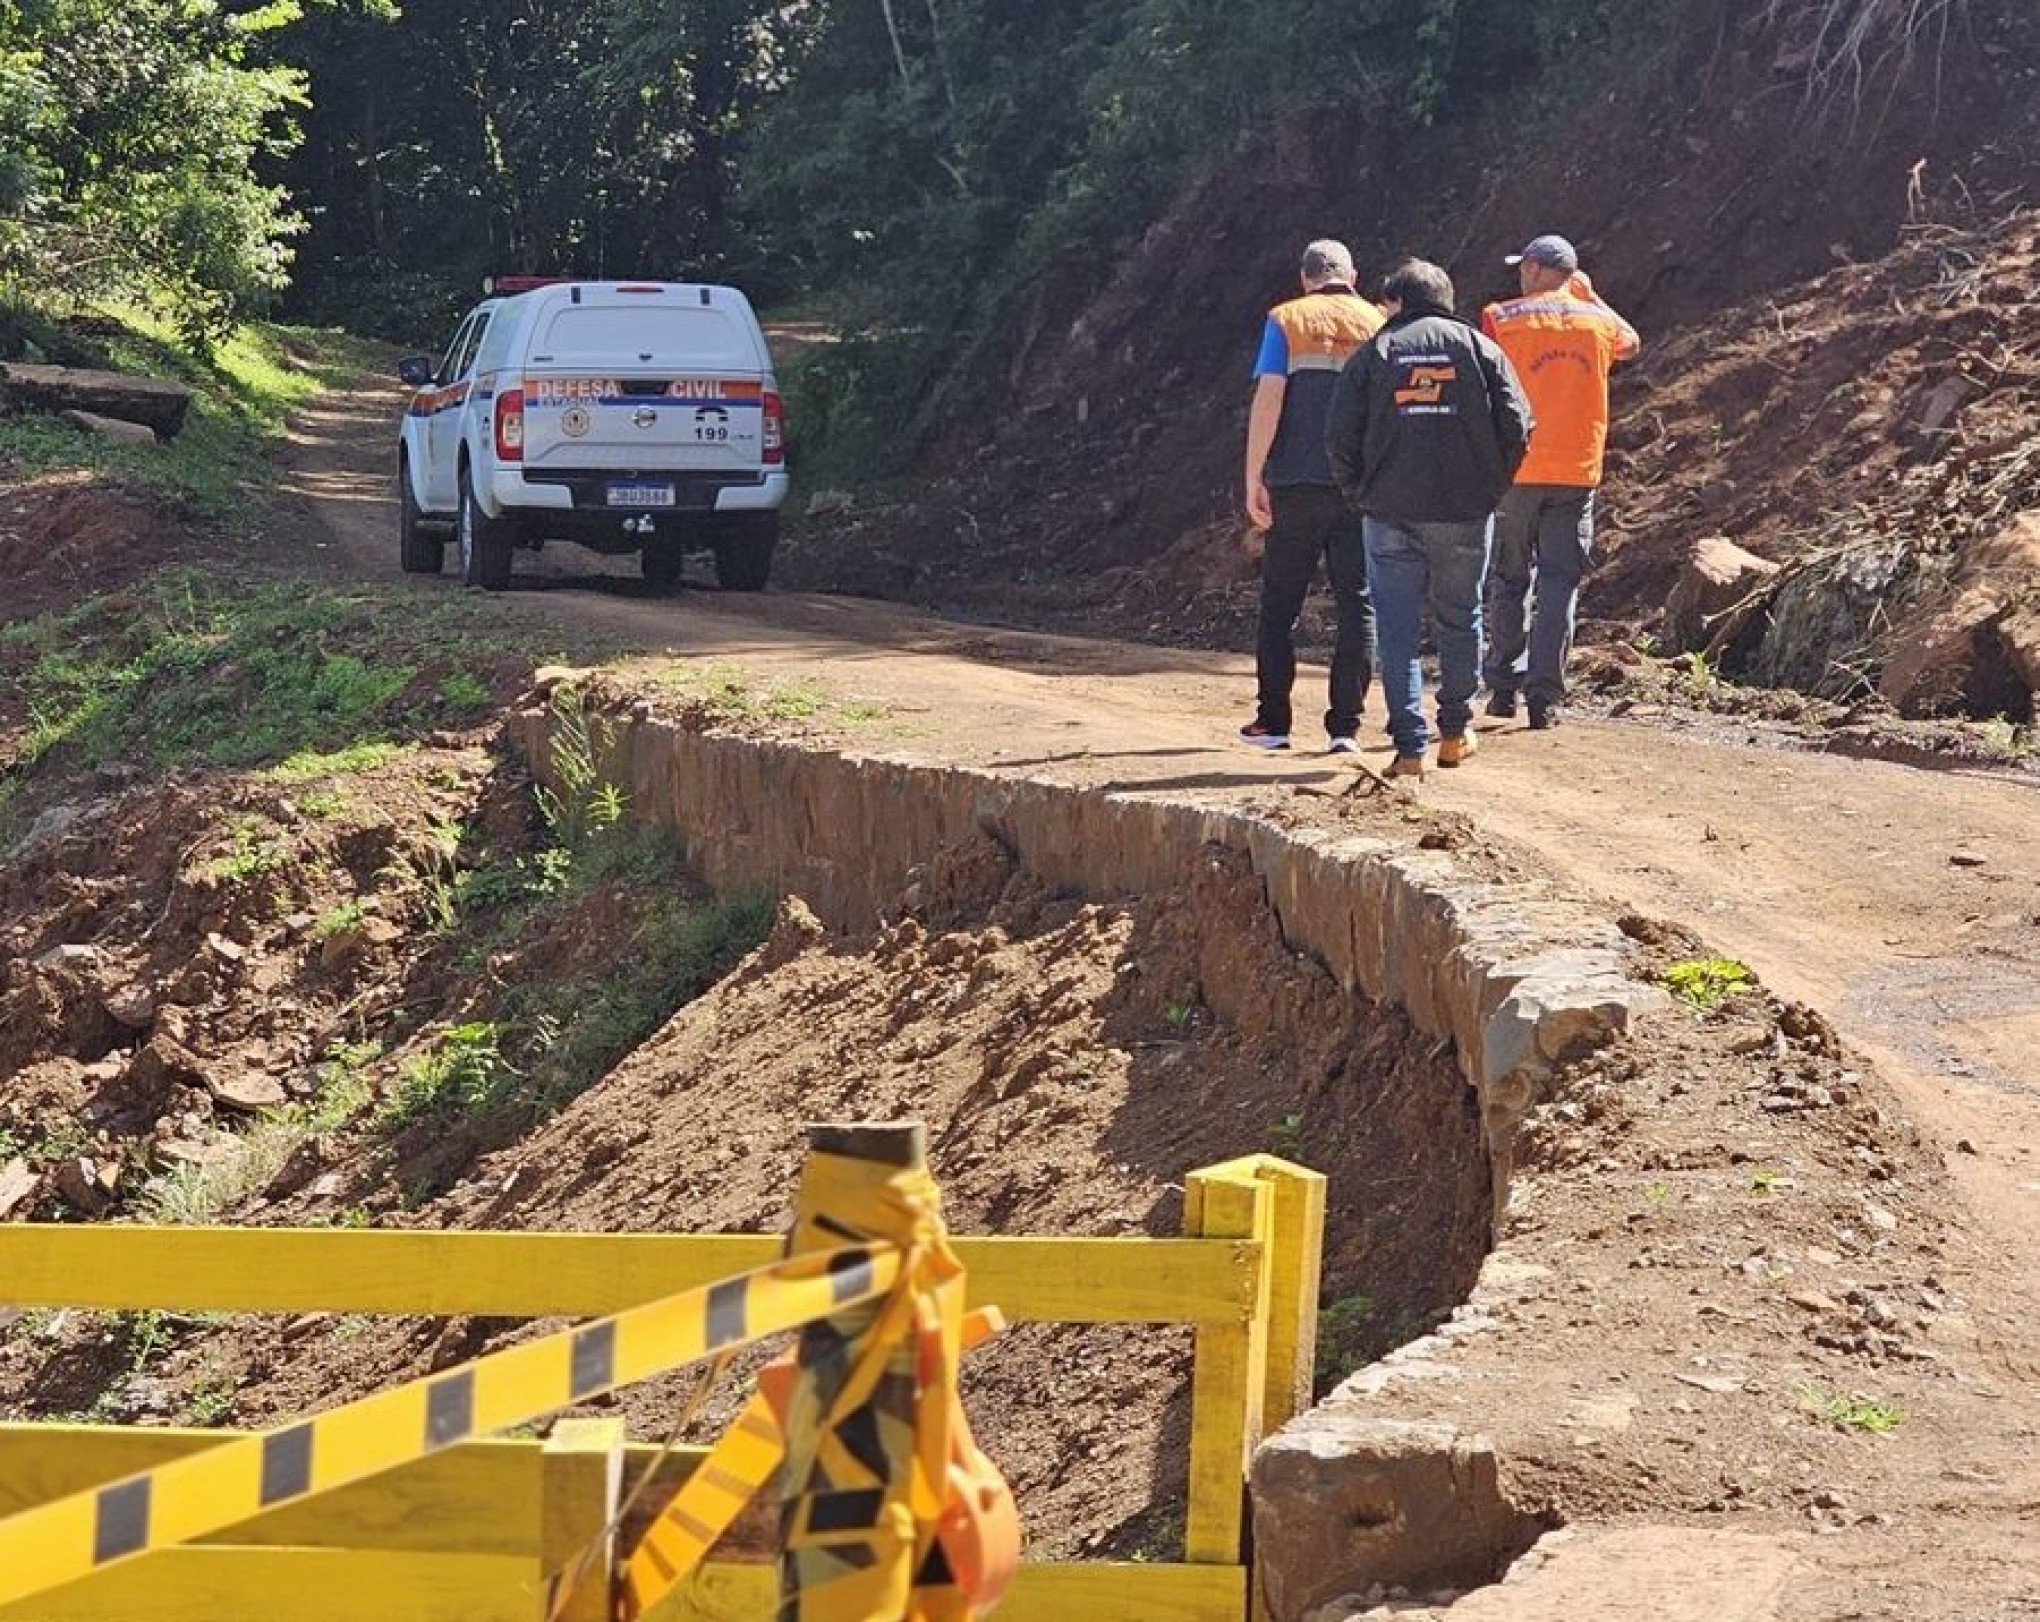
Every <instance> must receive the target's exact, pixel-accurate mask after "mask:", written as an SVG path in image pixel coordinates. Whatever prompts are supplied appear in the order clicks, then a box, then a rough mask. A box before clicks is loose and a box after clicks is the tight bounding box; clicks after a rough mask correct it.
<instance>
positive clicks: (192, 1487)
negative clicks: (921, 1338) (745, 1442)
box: [0, 1245, 902, 1605]
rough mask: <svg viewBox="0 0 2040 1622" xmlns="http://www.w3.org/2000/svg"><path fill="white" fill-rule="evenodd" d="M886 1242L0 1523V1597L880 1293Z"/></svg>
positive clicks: (758, 1276) (470, 1367) (658, 1304)
mask: <svg viewBox="0 0 2040 1622" xmlns="http://www.w3.org/2000/svg"><path fill="white" fill-rule="evenodd" d="M901 1266H902V1258H901V1253H900V1251H899V1250H897V1249H895V1248H893V1247H891V1246H886V1245H861V1246H856V1247H850V1248H844V1249H838V1250H830V1251H825V1252H820V1253H810V1254H808V1255H804V1256H798V1257H794V1258H792V1259H790V1260H787V1261H782V1262H777V1263H774V1264H773V1265H772V1266H770V1267H761V1268H759V1269H757V1270H756V1271H754V1272H750V1273H744V1274H739V1275H738V1276H737V1277H735V1278H729V1279H724V1280H722V1281H721V1282H719V1283H716V1284H710V1285H706V1286H703V1287H701V1288H698V1289H692V1290H686V1291H683V1292H682V1293H680V1294H678V1295H673V1296H668V1297H666V1298H665V1299H664V1300H661V1301H654V1302H652V1303H650V1304H648V1305H646V1306H642V1307H633V1308H631V1309H630V1310H629V1311H627V1312H620V1313H617V1314H616V1315H615V1316H614V1317H609V1318H603V1319H600V1320H598V1321H597V1322H595V1323H591V1324H586V1325H583V1326H582V1327H580V1328H578V1329H570V1330H563V1331H561V1332H560V1333H559V1334H555V1335H548V1336H546V1337H545V1338H544V1339H542V1340H535V1341H531V1342H528V1343H527V1344H525V1345H522V1346H513V1347H510V1348H508V1349H507V1350H504V1351H501V1352H495V1353H492V1354H491V1355H489V1356H487V1357H483V1358H478V1359H476V1360H475V1361H474V1362H472V1363H467V1364H464V1365H462V1366H461V1367H459V1368H456V1369H450V1370H448V1371H446V1372H444V1373H441V1374H435V1375H432V1376H430V1377H429V1378H426V1379H423V1380H415V1381H412V1382H411V1383H409V1384H407V1385H402V1386H398V1387H396V1388H395V1389H394V1390H390V1391H383V1392H378V1393H377V1394H376V1395H374V1396H372V1397H364V1398H362V1399H361V1400H360V1401H358V1402H351V1403H348V1404H346V1405H345V1406H344V1407H340V1408H335V1409H332V1410H331V1411H330V1412H327V1413H324V1414H319V1415H316V1416H315V1417H313V1418H311V1419H307V1420H303V1421H301V1422H299V1423H297V1424H293V1425H288V1426H285V1427H284V1428H282V1429H280V1430H274V1431H268V1432H264V1433H261V1434H258V1435H253V1436H249V1437H247V1438H245V1439H241V1440H236V1441H231V1442H223V1443H221V1444H220V1445H219V1446H218V1447H214V1448H208V1449H207V1450H206V1451H205V1452H203V1453H196V1454H192V1455H190V1456H188V1457H186V1458H183V1459H180V1460H177V1461H176V1462H174V1463H171V1464H166V1465H163V1466H162V1467H161V1468H159V1469H156V1470H151V1471H148V1472H147V1473H145V1474H142V1475H135V1476H129V1477H127V1478H126V1479H124V1480H121V1481H116V1482H113V1483H111V1484H110V1485H107V1486H103V1487H95V1488H92V1489H89V1490H87V1491H85V1492H81V1493H74V1494H73V1495H71V1496H70V1497H68V1498H60V1499H57V1500H55V1501H54V1502H52V1503H48V1504H42V1505H39V1506H37V1507H36V1508H34V1509H29V1510H23V1511H22V1512H21V1513H20V1514H18V1515H14V1516H11V1517H9V1518H8V1519H6V1520H4V1521H0V1605H6V1604H11V1603H13V1602H14V1601H16V1600H20V1599H26V1598H28V1597H29V1596H31V1595H34V1594H39V1593H42V1592H44V1591H46V1590H48V1589H51V1588H55V1587H57V1586H58V1585H60V1584H63V1583H68V1582H72V1581H75V1580H76V1579H78V1578H80V1577H88V1576H91V1575H92V1574H93V1573H95V1572H99V1571H103V1570H105V1569H106V1568H107V1567H109V1566H112V1565H114V1564H117V1563H118V1562H120V1561H122V1560H127V1559H130V1558H132V1557H134V1556H136V1555H141V1554H146V1553H149V1552H150V1551H152V1550H157V1549H167V1548H173V1547H175V1546H177V1545H179V1544H183V1543H188V1542H191V1541H192V1540H193V1539H196V1538H201V1537H205V1536H208V1535H210V1534H212V1533H214V1532H218V1531H221V1530H224V1529H225V1528H227V1527H229V1526H232V1525H234V1524H235V1523H237V1522H239V1521H244V1520H247V1519H249V1518H250V1517H251V1516H254V1515H258V1514H261V1513H262V1512H263V1511H265V1510H269V1509H275V1508H277V1507H278V1506H280V1505H283V1504H287V1503H291V1502H294V1501H296V1500H298V1499H301V1498H304V1497H307V1496H308V1495H310V1494H313V1493H321V1492H327V1491H330V1490H331V1489H333V1488H335V1487H341V1486H345V1485H347V1484H348V1483H350V1482H355V1481H360V1480H362V1479H364V1478H365V1477H368V1476H372V1475H376V1474H379V1473H380V1472H382V1471H384V1470H389V1469H393V1468H395V1467H396V1466H398V1465H400V1464H406V1463H409V1462H410V1461H411V1460H413V1459H416V1458H421V1457H423V1456H424V1455H425V1454H428V1453H433V1452H437V1451H438V1450H439V1449H441V1448H444V1447H450V1446H452V1445H454V1444H455V1443H457V1442H463V1441H466V1440H468V1439H469V1438H471V1437H475V1436H482V1435H487V1434H489V1433H490V1432H493V1431H499V1430H503V1429H506V1428H507V1427H509V1426H511V1425H517V1424H522V1423H523V1422H524V1421H526V1420H529V1419H535V1418H537V1417H538V1416H539V1415H541V1414H545V1413H549V1412H551V1411H553V1410H555V1409H558V1408H564V1407H567V1406H569V1405H570V1404H573V1403H576V1402H582V1401H585V1400H586V1399H588V1398H590V1397H594V1396H598V1395H600V1394H601V1393H603V1392H605V1391H611V1390H614V1389H615V1388H616V1387H618V1386H624V1385H630V1384H632V1383H633V1382H635V1381H638V1380H643V1379H648V1378H650V1377H651V1376H652V1375H655V1374H663V1373H665V1372H666V1371H667V1370H668V1369H672V1368H677V1367H678V1366H680V1365H681V1364H683V1363H691V1362H693V1361H695V1360H696V1359H697V1358H701V1357H706V1356H708V1355H709V1354H711V1353H714V1352H719V1351H724V1350H727V1349H728V1348H731V1347H735V1346H740V1345H743V1344H744V1343H746V1342H748V1341H754V1340H761V1339H763V1338H764V1337H766V1336H768V1335H775V1334H779V1333H782V1332H784V1331H787V1330H791V1329H797V1328H799V1327H800V1326H801V1325H803V1324H807V1323H811V1322H813V1321H815V1320H816V1319H819V1318H823V1317H826V1316H828V1315H829V1314H831V1313H836V1312H841V1311H842V1310H843V1309H844V1308H846V1307H850V1306H854V1305H856V1304H858V1303H860V1302H865V1301H870V1300H874V1299H876V1298H878V1297H881V1296H884V1295H885V1294H886V1293H887V1292H889V1291H891V1290H892V1289H893V1288H894V1286H895V1284H896V1283H897V1282H898V1280H899V1276H900V1271H901Z"/></svg>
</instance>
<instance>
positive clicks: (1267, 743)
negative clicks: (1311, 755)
mask: <svg viewBox="0 0 2040 1622" xmlns="http://www.w3.org/2000/svg"><path fill="white" fill-rule="evenodd" d="M1240 742H1241V743H1244V744H1248V745H1251V746H1252V747H1253V748H1255V749H1287V748H1288V747H1289V734H1288V733H1286V732H1276V731H1274V730H1273V729H1271V728H1269V727H1264V726H1262V725H1261V723H1260V722H1259V721H1249V722H1248V723H1247V724H1246V725H1245V726H1243V727H1241V728H1240Z"/></svg>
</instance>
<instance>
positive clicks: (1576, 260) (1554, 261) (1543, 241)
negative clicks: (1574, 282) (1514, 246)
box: [1502, 236, 1580, 271]
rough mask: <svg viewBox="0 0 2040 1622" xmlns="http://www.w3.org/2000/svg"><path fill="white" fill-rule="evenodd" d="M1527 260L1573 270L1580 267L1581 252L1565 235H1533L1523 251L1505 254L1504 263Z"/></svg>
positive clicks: (1536, 263) (1546, 265) (1509, 263)
mask: <svg viewBox="0 0 2040 1622" xmlns="http://www.w3.org/2000/svg"><path fill="white" fill-rule="evenodd" d="M1525 261H1528V262H1529V263H1530V264H1533V265H1543V266H1545V267H1546V268H1547V269H1550V270H1564V271H1573V270H1578V269H1579V268H1580V252H1579V249H1577V248H1575V247H1574V246H1573V245H1572V244H1571V243H1570V242H1568V241H1566V239H1565V238H1564V237H1560V236H1542V237H1532V238H1531V239H1530V240H1529V241H1528V242H1526V243H1525V244H1524V245H1523V251H1522V252H1521V253H1512V254H1509V255H1507V256H1505V257H1504V258H1503V260H1502V263H1503V264H1505V265H1520V264H1523V263H1524V262H1525Z"/></svg>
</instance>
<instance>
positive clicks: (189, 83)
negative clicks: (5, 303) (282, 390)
mask: <svg viewBox="0 0 2040 1622" xmlns="http://www.w3.org/2000/svg"><path fill="white" fill-rule="evenodd" d="M297 15H298V10H297V7H296V5H294V4H292V3H289V0H281V3H275V4H267V5H261V6H256V7H249V6H241V7H233V6H228V5H222V4H220V3H218V0H0V282H4V284H5V286H6V288H7V290H8V292H9V293H10V294H12V295H15V296H20V295H21V294H23V293H27V294H31V295H37V296H45V297H46V296H47V295H48V293H49V292H50V291H52V290H58V291H61V292H62V293H63V294H65V295H67V296H69V297H72V298H78V297H92V296H100V295H108V294H111V295H118V296H126V297H135V296H147V297H155V298H159V299H161V300H163V301H165V302H167V303H168V304H169V306H170V308H171V309H172V311H173V312H174V314H175V315H176V316H177V318H178V320H179V323H180V325H182V326H183V328H184V329H185V331H186V333H187V336H189V337H192V338H194V339H199V340H204V339H207V338H209V337H211V336H213V335H216V334H218V333H219V332H221V331H223V330H224V329H225V328H226V327H227V326H229V325H231V324H232V322H233V321H234V320H235V319H236V318H237V317H238V316H239V315H240V314H241V313H243V312H244V311H246V310H247V309H248V308H249V307H250V306H251V305H254V304H256V303H257V302H259V301H260V300H262V299H263V298H264V297H266V296H267V295H269V294H272V293H274V292H276V291H278V290H279V289H281V288H282V286H283V285H284V281H285V277H286V273H287V271H288V269H289V265H290V252H289V248H288V246H287V243H288V239H289V238H290V236H291V235H292V234H293V233H294V232H295V230H296V229H297V225H298V221H297V219H296V217H295V216H294V214H293V213H292V211H291V208H290V206H289V202H288V200H287V198H286V196H285V193H284V191H283V189H282V188H281V187H280V186H278V185H276V184H275V183H274V181H273V179H272V180H269V181H265V180H264V179H263V178H261V175H260V171H261V169H262V168H263V166H264V164H265V162H266V161H267V160H270V159H273V158H275V157H278V156H280V155H281V153H282V151H283V149H284V148H285V146H286V145H287V144H288V142H289V140H290V138H291V128H290V124H289V116H288V115H289V114H290V113H291V112H292V111H293V110H294V109H295V108H297V107H298V106H300V105H301V104H302V102H303V84H304V81H303V76H302V75H301V74H300V73H298V72H297V71H296V70H294V69H292V68H290V67H288V66H285V65H283V64H281V63H280V62H278V61H277V60H275V59H274V58H273V57H272V56H270V55H269V54H268V52H267V49H266V48H267V46H268V44H269V42H270V41H271V39H273V37H274V36H275V35H276V33H277V31H278V30H280V29H282V28H285V27H287V26H289V25H290V24H292V23H293V22H294V21H295V20H296V19H297Z"/></svg>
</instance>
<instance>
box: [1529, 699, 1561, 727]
mask: <svg viewBox="0 0 2040 1622" xmlns="http://www.w3.org/2000/svg"><path fill="white" fill-rule="evenodd" d="M1557 725H1558V706H1557V705H1556V704H1532V705H1531V706H1530V730H1531V731H1532V732H1549V731H1550V730H1551V729H1552V728H1553V727H1555V726H1557Z"/></svg>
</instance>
